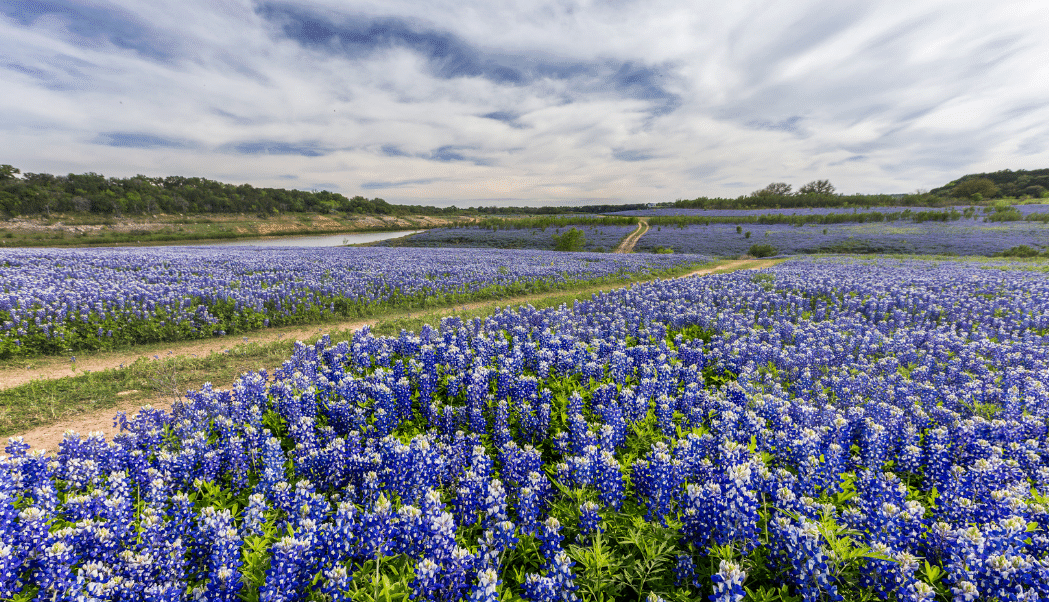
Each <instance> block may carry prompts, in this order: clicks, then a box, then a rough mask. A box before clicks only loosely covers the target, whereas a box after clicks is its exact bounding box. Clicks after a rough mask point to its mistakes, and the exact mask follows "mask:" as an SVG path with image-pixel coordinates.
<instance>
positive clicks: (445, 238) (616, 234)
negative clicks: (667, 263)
mask: <svg viewBox="0 0 1049 602" xmlns="http://www.w3.org/2000/svg"><path fill="white" fill-rule="evenodd" d="M569 227H571V226H569ZM569 227H564V228H553V227H548V228H545V229H542V228H532V229H520V230H509V229H506V230H493V229H489V228H433V229H431V230H426V231H424V232H420V233H418V234H414V235H412V236H408V237H405V238H398V239H393V240H384V241H381V242H378V243H376V246H391V247H392V246H397V247H483V248H493V249H544V250H548V251H552V250H554V245H555V242H554V236H555V235H558V234H563V233H564V232H565V231H567V230H568V229H569ZM577 229H579V230H582V231H583V233H584V234H586V244H585V245H584V247H583V250H585V251H612V250H614V249H615V248H616V247H617V246H618V245H619V243H620V241H622V240H623V239H624V238H626V236H627V235H628V234H630V233H631V232H633V231H634V230H635V229H636V226H581V227H578V228H577Z"/></svg>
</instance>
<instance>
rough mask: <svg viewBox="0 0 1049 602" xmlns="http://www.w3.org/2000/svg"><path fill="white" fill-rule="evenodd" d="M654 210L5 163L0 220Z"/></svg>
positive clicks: (636, 206)
mask: <svg viewBox="0 0 1049 602" xmlns="http://www.w3.org/2000/svg"><path fill="white" fill-rule="evenodd" d="M646 207H647V205H641V204H632V205H589V206H573V207H477V208H473V207H471V208H469V209H462V208H459V207H456V206H454V205H453V206H451V207H434V206H430V205H400V204H392V203H388V202H386V201H385V200H383V199H380V198H374V199H368V198H365V197H363V196H354V197H346V196H345V195H342V194H339V193H337V192H328V191H323V190H322V191H317V192H310V191H303V190H287V189H284V188H256V187H254V186H252V185H250V184H239V185H237V184H225V183H223V182H216V181H214V180H208V179H207V178H191V177H183V176H168V177H163V178H159V177H157V178H153V177H148V176H142V175H138V176H134V177H131V178H107V177H106V176H103V175H101V174H97V173H85V174H68V175H64V176H56V175H51V174H47V173H25V174H22V173H21V171H20V170H19V169H17V168H15V167H12V166H10V165H0V215H6V216H22V215H27V216H28V215H50V214H52V213H93V214H101V215H112V216H117V217H119V216H122V215H142V214H153V213H169V214H171V213H182V214H202V213H204V214H206V213H258V214H275V213H284V212H312V213H334V212H339V213H359V214H372V215H434V216H442V215H449V216H450V215H462V214H474V215H478V214H479V215H558V214H565V213H603V212H611V211H626V210H631V209H644V208H646Z"/></svg>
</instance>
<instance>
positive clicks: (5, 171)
mask: <svg viewBox="0 0 1049 602" xmlns="http://www.w3.org/2000/svg"><path fill="white" fill-rule="evenodd" d="M20 173H22V171H21V170H19V169H18V168H17V167H11V166H10V165H8V164H6V163H4V164H3V165H0V182H3V181H5V180H13V179H15V175H16V174H20Z"/></svg>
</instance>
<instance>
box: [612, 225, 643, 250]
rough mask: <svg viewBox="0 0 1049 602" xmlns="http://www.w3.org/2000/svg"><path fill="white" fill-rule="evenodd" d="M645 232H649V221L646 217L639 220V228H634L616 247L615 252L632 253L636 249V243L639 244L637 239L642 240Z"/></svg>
mask: <svg viewBox="0 0 1049 602" xmlns="http://www.w3.org/2000/svg"><path fill="white" fill-rule="evenodd" d="M645 232H648V222H646V221H645V220H644V219H640V220H638V222H637V230H634V231H633V232H631V233H630V235H629V236H627V237H626V238H624V239H623V242H621V243H619V246H618V247H616V250H615V251H614V252H615V253H630V252H631V251H633V250H634V245H636V244H637V241H639V240H641V237H642V236H644V235H645Z"/></svg>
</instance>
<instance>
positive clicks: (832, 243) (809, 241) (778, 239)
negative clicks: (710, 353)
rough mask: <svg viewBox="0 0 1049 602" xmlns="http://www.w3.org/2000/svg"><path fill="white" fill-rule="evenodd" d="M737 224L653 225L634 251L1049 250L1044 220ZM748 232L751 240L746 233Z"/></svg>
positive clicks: (965, 252)
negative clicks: (759, 247) (768, 247)
mask: <svg viewBox="0 0 1049 602" xmlns="http://www.w3.org/2000/svg"><path fill="white" fill-rule="evenodd" d="M739 228H740V231H739V232H737V227H736V226H735V225H733V224H711V225H709V226H704V225H692V226H685V227H683V228H682V227H678V226H659V227H656V226H653V227H652V228H650V229H649V231H648V232H647V233H646V234H645V235H644V236H642V237H641V240H639V241H638V243H637V246H635V250H636V251H649V252H650V251H653V250H655V249H656V248H658V247H663V248H670V249H673V250H674V252H675V253H707V254H711V255H722V256H739V255H741V254H744V253H746V252H747V250H748V249H749V248H750V246H751V245H753V244H755V243H757V244H770V245H772V246H774V247H775V248H776V249H777V251H778V252H779V253H780V254H783V255H795V254H807V253H821V252H822V253H913V254H930V255H937V254H949V255H993V254H994V253H999V252H1001V251H1005V250H1006V249H1010V248H1012V247H1015V246H1019V245H1027V246H1029V247H1033V248H1037V249H1043V248H1046V247H1049V225H1047V224H1043V223H1040V222H1026V221H1024V222H997V223H986V222H982V221H974V220H965V219H963V220H959V221H956V222H935V221H929V222H921V223H911V222H875V223H866V224H826V225H824V224H815V225H806V226H792V225H789V224H771V225H763V224H743V225H741V226H740V227H739ZM747 232H750V233H751V235H750V237H749V238H747V237H746V233H747Z"/></svg>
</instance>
